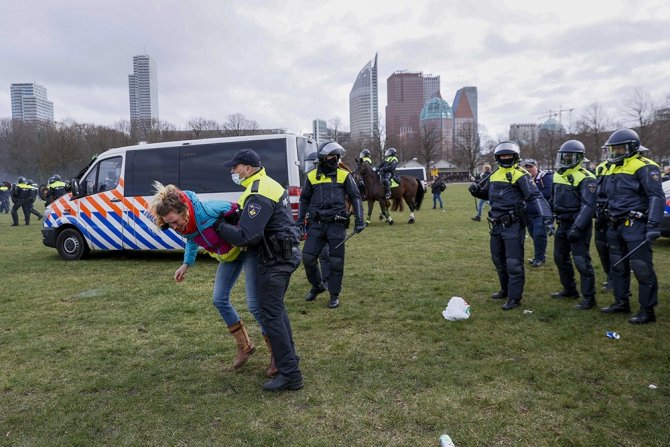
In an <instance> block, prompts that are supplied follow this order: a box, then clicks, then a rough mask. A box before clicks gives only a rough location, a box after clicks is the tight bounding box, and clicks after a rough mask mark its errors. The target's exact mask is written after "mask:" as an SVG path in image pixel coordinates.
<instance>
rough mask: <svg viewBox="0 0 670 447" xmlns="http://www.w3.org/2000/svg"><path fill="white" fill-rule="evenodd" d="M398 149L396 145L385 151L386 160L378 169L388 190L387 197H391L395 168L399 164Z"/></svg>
mask: <svg viewBox="0 0 670 447" xmlns="http://www.w3.org/2000/svg"><path fill="white" fill-rule="evenodd" d="M397 153H398V151H396V150H395V148H394V147H391V148H388V149H387V150H386V152H384V160H383V161H382V162H381V164H380V165H379V167H378V168H377V171H378V172H379V175H380V176H381V179H382V183H383V184H384V189H385V190H386V197H385V198H386V199H390V198H391V179H392V178H393V177H395V168H396V166H398V157H397V156H396V155H397Z"/></svg>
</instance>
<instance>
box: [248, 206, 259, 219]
mask: <svg viewBox="0 0 670 447" xmlns="http://www.w3.org/2000/svg"><path fill="white" fill-rule="evenodd" d="M260 212H261V206H260V205H259V204H257V203H250V204H249V205H248V206H247V214H248V215H249V217H250V218H251V219H253V218H254V217H256V216H258V214H259V213H260Z"/></svg>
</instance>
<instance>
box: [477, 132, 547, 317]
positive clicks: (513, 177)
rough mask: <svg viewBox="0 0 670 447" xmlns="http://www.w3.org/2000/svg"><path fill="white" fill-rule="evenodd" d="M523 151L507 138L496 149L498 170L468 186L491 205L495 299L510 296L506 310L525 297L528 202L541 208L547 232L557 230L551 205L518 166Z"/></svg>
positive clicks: (491, 241)
mask: <svg viewBox="0 0 670 447" xmlns="http://www.w3.org/2000/svg"><path fill="white" fill-rule="evenodd" d="M520 152H521V151H520V149H519V146H518V145H517V144H516V143H513V142H509V141H505V142H502V143H500V144H498V145H497V146H496V148H495V150H494V152H493V153H494V156H495V158H496V161H497V162H498V166H499V167H498V169H496V170H495V171H494V172H493V173H492V174H491V175H490V176H489V177H487V178H486V179H485V180H483V181H482V182H480V183H473V184H471V185H470V187H469V188H468V190H469V191H470V193H471V194H472V195H473V196H475V197H477V198H480V199H484V200H488V201H489V202H490V204H491V211H490V213H489V214H490V217H489V223H490V226H491V240H490V249H491V258H492V260H493V264H494V265H495V267H496V271H497V273H498V280H499V281H500V290H499V291H498V292H496V293H494V294H493V295H492V298H494V299H505V298H507V302H506V303H505V304H504V305H503V306H502V308H503V310H509V309H514V308H515V307H517V306H519V305H520V302H521V299H522V298H523V296H522V295H523V287H524V283H525V273H524V266H523V244H524V239H525V232H526V228H525V227H526V224H527V222H526V221H525V220H526V212H525V208H524V207H525V205H524V202H525V203H527V204H528V206H532V207H535V208H536V209H537V210H539V214H540V215H541V216H542V218H543V221H544V223H545V228H546V230H547V233H548V234H549V235H552V234H553V232H554V226H553V222H552V217H551V210H550V208H549V204H548V203H547V201H546V200H545V198H544V197H543V196H542V194H541V193H540V191H539V190H538V189H537V187H536V186H535V183H534V182H533V180H532V178H531V176H530V174H529V173H528V171H526V170H525V169H523V168H520V167H519V166H518V163H519V156H520Z"/></svg>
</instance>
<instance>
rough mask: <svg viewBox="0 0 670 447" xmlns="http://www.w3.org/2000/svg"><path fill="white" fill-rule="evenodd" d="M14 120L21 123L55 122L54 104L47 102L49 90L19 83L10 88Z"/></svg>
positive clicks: (33, 84) (35, 85)
mask: <svg viewBox="0 0 670 447" xmlns="http://www.w3.org/2000/svg"><path fill="white" fill-rule="evenodd" d="M10 93H11V97H12V119H15V120H21V121H49V122H53V120H54V104H53V102H51V101H47V89H46V88H45V87H44V86H43V85H40V84H35V83H19V84H12V85H11V86H10Z"/></svg>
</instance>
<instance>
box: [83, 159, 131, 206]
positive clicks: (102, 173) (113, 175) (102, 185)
mask: <svg viewBox="0 0 670 447" xmlns="http://www.w3.org/2000/svg"><path fill="white" fill-rule="evenodd" d="M121 162H122V160H121V157H113V158H107V159H105V160H101V161H100V162H99V163H97V164H96V165H95V166H94V167H93V169H91V171H90V172H89V173H88V175H87V176H86V177H85V178H84V180H83V181H82V182H81V186H82V194H81V195H82V196H87V195H90V194H95V193H96V192H102V191H109V190H111V189H114V188H116V186H117V185H118V184H119V176H120V174H121Z"/></svg>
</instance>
